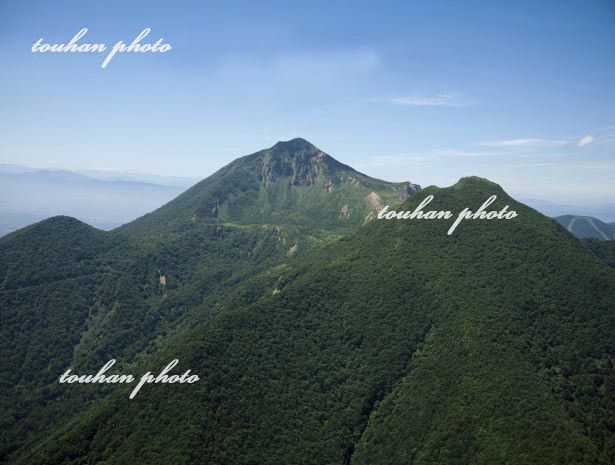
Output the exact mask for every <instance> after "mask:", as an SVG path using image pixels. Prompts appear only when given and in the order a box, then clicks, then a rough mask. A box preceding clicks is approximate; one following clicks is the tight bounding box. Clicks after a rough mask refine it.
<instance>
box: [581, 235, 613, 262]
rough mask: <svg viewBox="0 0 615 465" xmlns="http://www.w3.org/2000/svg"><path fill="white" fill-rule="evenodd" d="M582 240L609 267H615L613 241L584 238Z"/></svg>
mask: <svg viewBox="0 0 615 465" xmlns="http://www.w3.org/2000/svg"><path fill="white" fill-rule="evenodd" d="M584 242H585V244H586V245H587V247H588V248H589V250H591V251H592V252H593V253H594V254H596V256H598V257H599V258H601V259H602V260H604V262H605V263H606V264H607V265H609V266H610V267H611V268H615V241H600V240H598V239H586V240H585V241H584Z"/></svg>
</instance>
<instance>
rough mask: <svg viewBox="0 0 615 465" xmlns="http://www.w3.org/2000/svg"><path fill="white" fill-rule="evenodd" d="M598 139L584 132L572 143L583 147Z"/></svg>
mask: <svg viewBox="0 0 615 465" xmlns="http://www.w3.org/2000/svg"><path fill="white" fill-rule="evenodd" d="M597 140H598V138H597V137H594V136H592V135H591V134H586V135H584V136H583V137H581V138H579V139H577V140H575V141H574V142H573V143H572V145H574V146H575V147H585V146H587V145H591V144H593V143H594V142H596V141H597Z"/></svg>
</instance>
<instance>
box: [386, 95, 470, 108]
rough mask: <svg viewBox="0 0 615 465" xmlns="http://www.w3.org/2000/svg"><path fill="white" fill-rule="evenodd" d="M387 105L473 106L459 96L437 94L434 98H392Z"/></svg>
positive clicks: (415, 96)
mask: <svg viewBox="0 0 615 465" xmlns="http://www.w3.org/2000/svg"><path fill="white" fill-rule="evenodd" d="M385 101H386V102H387V103H392V104H394V105H410V106H418V107H464V106H468V105H470V104H471V102H470V101H468V100H467V99H465V98H464V97H463V96H461V95H458V94H436V95H433V96H417V95H413V96H409V97H403V96H402V97H391V98H388V99H385Z"/></svg>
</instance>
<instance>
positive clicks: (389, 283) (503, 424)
mask: <svg viewBox="0 0 615 465" xmlns="http://www.w3.org/2000/svg"><path fill="white" fill-rule="evenodd" d="M429 194H433V195H434V196H435V200H434V202H433V203H432V204H430V209H431V208H433V209H442V210H451V211H453V212H459V211H461V210H462V209H463V208H464V207H470V208H473V209H475V208H477V207H478V206H479V205H480V204H481V203H482V202H483V201H484V200H485V199H486V198H487V197H488V196H490V195H492V194H497V195H498V200H497V202H496V204H495V205H494V206H493V207H494V209H499V208H501V207H502V206H503V205H504V204H510V205H511V207H512V209H514V210H516V211H517V212H518V213H519V216H518V217H517V218H514V219H513V220H510V221H498V220H494V221H478V220H467V221H465V222H463V223H462V224H461V225H460V227H459V228H458V229H457V231H456V232H455V233H454V234H453V235H452V236H447V234H446V231H447V229H448V227H449V226H450V222H451V221H452V220H451V221H425V220H423V221H421V220H399V221H398V220H390V221H386V220H385V221H374V222H372V223H370V224H368V225H367V226H365V227H363V228H361V229H360V230H359V231H357V232H356V233H355V234H353V235H352V236H350V237H345V238H342V239H339V240H337V241H335V242H333V243H330V244H328V245H327V246H325V247H324V248H317V249H314V250H313V251H312V252H311V253H307V254H305V255H303V256H301V257H298V258H297V259H296V260H290V261H288V262H287V263H280V264H278V265H275V266H272V267H270V268H269V269H268V270H266V271H263V272H262V273H261V274H260V275H259V276H255V277H254V278H253V279H252V280H251V279H247V280H240V281H239V282H238V283H237V286H236V287H234V288H233V292H234V293H236V294H237V295H241V294H242V293H245V295H252V293H254V292H256V290H255V289H260V291H261V292H262V290H263V289H264V288H265V287H267V286H276V290H277V291H278V292H276V293H275V294H272V293H270V292H266V293H262V294H261V298H255V299H254V300H253V301H252V303H250V304H248V305H245V304H242V302H241V299H239V300H235V301H232V299H229V300H227V301H226V302H227V303H229V305H228V306H226V307H225V309H224V310H223V311H220V312H217V313H215V314H214V315H212V317H211V318H208V319H204V320H202V321H201V322H199V323H198V324H197V325H195V326H193V327H192V328H190V329H187V330H186V331H182V332H180V333H177V335H176V337H174V338H172V339H171V340H169V342H168V344H167V345H165V346H164V347H160V348H159V350H158V351H156V352H155V353H153V354H152V356H151V357H144V358H142V359H141V360H140V361H139V363H138V364H137V365H135V367H134V368H135V369H139V370H141V371H140V372H144V371H147V370H156V369H157V368H158V367H162V366H164V365H166V363H167V362H168V361H169V360H170V359H172V358H179V359H180V369H179V370H178V372H179V371H183V370H185V369H188V368H190V369H192V371H193V372H194V373H198V374H199V375H200V376H201V377H202V379H201V380H200V381H199V382H198V383H196V384H194V385H183V386H179V385H173V386H169V385H157V386H151V385H150V386H146V387H145V388H143V390H142V392H141V393H140V394H139V396H137V397H136V398H135V399H134V400H131V401H130V400H128V395H127V394H128V391H129V390H130V387H124V388H122V387H117V388H115V392H114V393H113V394H112V395H109V396H107V397H106V398H104V399H103V400H101V401H100V402H98V403H95V404H93V405H92V406H91V407H90V408H89V409H88V410H87V411H86V412H83V413H82V414H80V415H78V416H76V417H75V418H74V419H73V420H72V421H71V422H69V423H68V424H65V425H64V426H61V427H58V428H56V429H54V430H53V431H52V432H51V433H50V434H49V435H48V436H47V437H46V438H45V439H44V440H43V441H40V442H38V443H37V444H33V445H32V446H31V447H28V448H27V449H22V450H21V451H19V453H18V454H16V455H15V456H14V462H15V463H27V464H44V463H48V464H52V463H54V464H56V463H64V464H77V463H80V464H81V463H92V464H94V463H105V464H125V463H151V464H190V463H207V464H282V463H283V464H317V463H322V464H330V463H338V464H408V463H414V464H435V463H437V464H485V465H487V464H488V465H493V464H511V465H512V464H514V465H518V464H609V463H613V462H615V435H614V432H615V373H614V369H613V358H614V357H615V270H613V269H612V268H610V267H608V266H606V265H605V259H604V256H606V257H607V258H608V255H604V256H603V258H600V255H601V252H600V251H599V250H597V248H596V247H595V243H589V244H585V243H584V242H582V241H580V240H578V239H576V238H574V237H573V236H572V235H571V234H569V233H568V232H567V231H565V230H564V228H562V227H561V226H559V225H558V224H557V223H556V222H555V221H553V220H551V219H548V218H546V217H544V216H542V215H540V214H538V213H537V212H535V211H534V210H531V209H529V208H527V207H525V206H523V205H521V204H519V203H517V202H515V201H514V200H512V199H510V198H509V197H508V196H507V195H506V194H505V193H504V192H503V191H502V190H501V188H500V187H499V186H497V185H495V184H493V183H490V182H488V181H485V180H481V179H478V178H464V179H462V180H461V181H460V182H459V183H458V184H456V185H455V186H453V187H451V188H448V189H437V188H428V189H426V190H425V191H422V192H420V193H418V194H416V195H415V196H412V197H411V198H410V200H409V201H408V202H406V203H405V204H404V206H403V209H404V210H408V209H413V208H414V207H415V206H416V205H417V204H418V203H419V202H420V200H421V199H422V198H424V197H425V196H426V195H429ZM590 249H592V250H593V252H594V253H595V254H594V253H592V251H590ZM597 255H598V256H597ZM259 286H260V287H259ZM269 289H271V288H270V287H269ZM244 302H245V301H244ZM233 307H234V308H233ZM201 308H203V307H201Z"/></svg>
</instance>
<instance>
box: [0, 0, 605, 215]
mask: <svg viewBox="0 0 615 465" xmlns="http://www.w3.org/2000/svg"><path fill="white" fill-rule="evenodd" d="M89 3H92V4H93V3H95V2H89ZM96 3H97V4H96V5H92V4H86V2H82V1H80V2H68V1H61V0H59V1H53V2H52V1H47V2H45V1H43V2H40V1H37V2H33V1H32V2H31V1H20V2H16V1H12V2H11V1H8V0H0V59H1V60H2V71H1V72H0V101H1V102H2V104H1V105H2V106H1V107H0V108H1V113H0V141H2V142H0V163H17V164H21V165H26V166H32V167H57V168H67V169H113V170H119V171H132V172H145V173H152V174H161V175H176V176H191V177H196V178H202V177H206V176H208V175H209V174H211V173H213V172H214V171H215V170H217V169H218V168H220V167H222V166H223V165H225V164H227V163H229V162H230V161H232V160H233V159H234V158H236V157H238V156H241V155H245V154H248V153H252V152H254V151H257V150H259V149H261V148H265V147H268V146H271V145H273V144H274V143H275V142H276V141H278V140H286V139H290V138H293V137H304V138H306V139H308V140H309V141H311V142H312V143H314V144H315V145H317V146H318V147H319V148H321V149H322V150H324V151H325V152H327V153H329V154H331V155H332V156H334V157H335V158H337V159H338V160H340V161H342V162H344V163H347V164H350V165H351V166H353V167H355V168H357V169H359V170H360V171H363V172H365V173H366V174H369V175H372V176H376V177H380V178H382V179H387V180H394V181H401V180H407V179H411V180H412V181H413V182H416V183H419V184H422V185H429V184H437V185H441V186H444V185H450V184H452V183H454V182H455V181H456V180H457V179H458V178H460V177H462V176H467V175H479V176H484V177H487V178H489V179H492V180H494V181H496V182H498V183H500V184H501V185H502V186H503V187H504V188H505V189H506V190H508V191H509V192H510V193H512V194H514V195H517V196H521V197H538V198H543V199H547V200H555V201H564V200H565V201H567V202H569V203H575V202H573V200H575V201H576V203H578V202H579V201H592V202H593V201H595V202H605V201H613V199H615V2H613V1H612V0H587V1H581V0H577V1H565V0H532V1H518V2H508V1H467V2H459V1H438V0H435V1H434V0H432V1H427V0H425V1H399V2H394V1H379V2H375V1H373V2H360V1H352V2H342V1H328V2H318V1H309V2H290V1H285V2H264V1H263V2H256V1H251V2H232V1H227V2H216V3H213V2H202V1H199V2H196V1H195V2H182V1H174V2H171V1H166V2H161V1H147V2H119V1H106V2H96ZM127 3H129V4H128V5H127ZM83 27H87V28H88V33H87V35H86V36H85V37H84V38H83V39H81V40H80V41H79V43H85V42H89V43H101V42H102V43H106V44H108V45H113V44H114V43H115V42H117V41H118V40H123V41H124V42H130V41H132V39H133V38H134V37H135V36H136V35H138V34H139V32H141V31H142V30H143V29H144V28H146V27H149V28H151V29H152V32H151V34H150V35H149V36H148V37H147V38H146V39H144V40H143V41H142V43H148V42H155V41H156V40H157V39H158V38H160V37H162V38H164V41H165V42H168V43H170V44H171V46H172V50H171V51H169V52H167V53H164V54H152V53H146V54H120V55H117V56H116V57H115V58H114V59H113V60H112V61H111V62H110V64H109V65H108V66H107V68H105V69H102V68H101V67H100V65H101V63H102V61H103V60H104V57H105V56H106V53H95V54H84V53H80V54H78V53H64V54H61V53H44V54H43V53H31V51H30V47H31V46H32V44H33V43H34V42H36V41H37V40H38V39H39V38H41V37H42V38H43V39H44V40H43V42H48V43H65V42H68V41H69V40H70V39H71V38H72V37H73V36H74V35H75V34H76V33H77V32H78V31H79V30H80V29H81V28H83Z"/></svg>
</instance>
